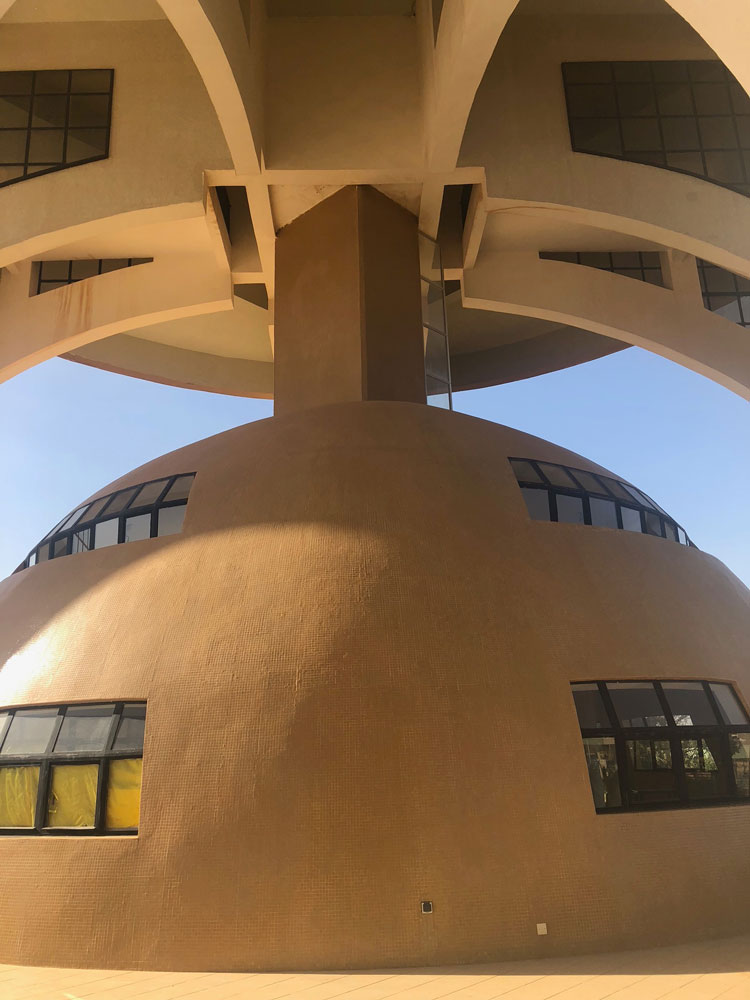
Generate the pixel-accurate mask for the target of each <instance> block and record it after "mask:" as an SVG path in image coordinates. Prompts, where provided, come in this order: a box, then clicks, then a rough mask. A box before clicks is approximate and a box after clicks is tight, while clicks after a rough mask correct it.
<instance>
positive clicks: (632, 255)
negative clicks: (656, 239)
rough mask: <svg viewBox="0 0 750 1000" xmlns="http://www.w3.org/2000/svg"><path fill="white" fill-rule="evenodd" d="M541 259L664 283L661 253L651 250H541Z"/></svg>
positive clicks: (637, 279) (653, 283) (657, 283)
mask: <svg viewBox="0 0 750 1000" xmlns="http://www.w3.org/2000/svg"><path fill="white" fill-rule="evenodd" d="M539 257H540V259H541V260H559V261H563V262H564V263H567V264H581V265H582V266H583V267H594V268H596V269H597V270H598V271H611V272H612V274H620V275H622V276H623V277H624V278H635V279H636V281H645V282H648V284H650V285H663V284H664V278H663V276H662V271H661V259H660V257H659V254H658V253H657V252H655V251H651V250H648V251H646V250H631V251H627V252H626V251H619V252H618V251H612V252H611V253H610V252H597V253H581V252H578V251H572V252H570V253H560V252H557V251H540V253H539Z"/></svg>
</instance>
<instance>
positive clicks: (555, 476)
mask: <svg viewBox="0 0 750 1000" xmlns="http://www.w3.org/2000/svg"><path fill="white" fill-rule="evenodd" d="M510 464H511V465H512V467H513V471H514V472H515V474H516V479H517V480H518V484H519V486H520V487H521V493H522V494H523V498H524V501H525V503H526V507H527V509H528V512H529V516H530V517H531V518H532V519H533V520H535V521H563V522H566V523H568V524H590V525H594V526H595V527H599V528H621V529H624V530H625V531H636V532H642V533H643V534H644V535H657V536H658V537H660V538H669V539H670V541H673V542H679V543H680V544H681V545H692V544H693V543H692V542H691V541H690V539H689V538H688V536H687V534H686V533H685V531H684V529H683V528H681V527H680V525H679V524H677V522H676V521H675V520H673V519H672V518H671V517H670V516H669V515H668V514H667V513H666V511H664V510H662V508H661V507H660V506H659V505H658V504H657V503H656V502H655V501H654V500H652V499H651V497H649V496H647V495H646V494H645V493H643V492H642V491H641V490H638V489H636V488H635V486H630V484H629V483H624V482H621V481H620V480H618V479H612V478H610V477H609V476H603V475H600V474H598V473H597V474H594V473H593V472H586V471H585V470H583V469H572V468H569V467H568V466H565V465H555V464H553V463H551V462H537V461H534V460H533V459H530V458H511V459H510Z"/></svg>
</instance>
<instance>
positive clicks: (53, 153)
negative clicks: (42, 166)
mask: <svg viewBox="0 0 750 1000" xmlns="http://www.w3.org/2000/svg"><path fill="white" fill-rule="evenodd" d="M64 135H65V132H64V131H63V129H40V130H38V131H34V132H32V133H31V138H30V140H29V163H49V164H57V163H61V162H62V152H63V137H64Z"/></svg>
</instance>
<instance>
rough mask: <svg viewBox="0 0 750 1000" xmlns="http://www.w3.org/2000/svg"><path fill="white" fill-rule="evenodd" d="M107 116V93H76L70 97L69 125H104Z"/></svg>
mask: <svg viewBox="0 0 750 1000" xmlns="http://www.w3.org/2000/svg"><path fill="white" fill-rule="evenodd" d="M108 117H109V95H106V94H105V95H101V96H98V97H93V96H88V95H87V96H84V95H76V96H74V97H71V98H70V125H71V126H72V127H74V126H81V125H84V126H85V125H94V126H97V125H104V126H106V124H107V119H108Z"/></svg>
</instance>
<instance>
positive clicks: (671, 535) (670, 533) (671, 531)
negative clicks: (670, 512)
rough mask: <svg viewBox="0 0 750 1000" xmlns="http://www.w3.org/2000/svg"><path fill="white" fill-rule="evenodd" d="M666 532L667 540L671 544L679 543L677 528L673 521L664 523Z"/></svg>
mask: <svg viewBox="0 0 750 1000" xmlns="http://www.w3.org/2000/svg"><path fill="white" fill-rule="evenodd" d="M664 530H665V532H666V534H667V538H668V539H669V540H670V541H671V542H676V541H677V528H676V527H675V525H674V524H672V523H671V521H665V522H664Z"/></svg>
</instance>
